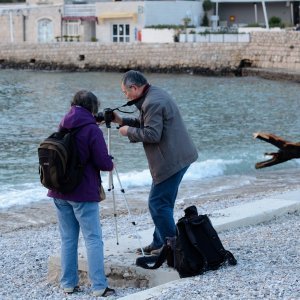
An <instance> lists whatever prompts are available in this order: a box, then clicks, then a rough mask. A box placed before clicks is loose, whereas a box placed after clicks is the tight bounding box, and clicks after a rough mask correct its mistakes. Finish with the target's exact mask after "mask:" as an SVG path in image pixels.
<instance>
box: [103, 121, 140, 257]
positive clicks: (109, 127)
mask: <svg viewBox="0 0 300 300" xmlns="http://www.w3.org/2000/svg"><path fill="white" fill-rule="evenodd" d="M106 128H107V144H108V146H107V148H108V154H109V155H110V157H112V156H111V125H110V123H109V122H106ZM112 158H113V157H112ZM113 171H115V173H116V176H117V179H118V182H119V185H120V191H121V192H122V194H123V197H124V200H125V205H126V208H127V211H128V214H129V217H130V219H131V220H132V221H131V224H132V225H133V226H134V227H135V225H136V222H135V221H133V219H132V215H131V212H130V209H129V206H128V201H127V199H126V196H125V190H124V189H123V187H122V183H121V180H120V177H119V174H118V171H117V167H116V165H115V164H114V169H113V170H112V171H110V172H109V177H108V186H109V187H108V191H109V192H112V198H113V209H114V219H115V228H116V239H117V245H119V234H118V220H117V209H116V199H115V191H114V180H113ZM135 234H136V236H137V238H138V240H139V246H140V248H141V251H142V254H143V256H144V255H145V254H144V250H143V248H142V243H141V237H140V235H139V234H138V232H137V229H136V227H135Z"/></svg>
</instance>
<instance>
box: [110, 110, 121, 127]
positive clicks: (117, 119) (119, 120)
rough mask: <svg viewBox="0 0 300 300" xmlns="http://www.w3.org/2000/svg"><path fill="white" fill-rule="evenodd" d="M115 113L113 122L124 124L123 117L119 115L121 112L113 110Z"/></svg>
mask: <svg viewBox="0 0 300 300" xmlns="http://www.w3.org/2000/svg"><path fill="white" fill-rule="evenodd" d="M113 115H114V118H113V120H112V122H113V123H117V124H119V125H122V123H123V120H122V118H121V117H120V116H119V114H118V113H116V112H115V111H114V112H113Z"/></svg>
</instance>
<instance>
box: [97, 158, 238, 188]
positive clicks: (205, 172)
mask: <svg viewBox="0 0 300 300" xmlns="http://www.w3.org/2000/svg"><path fill="white" fill-rule="evenodd" d="M241 162H242V160H240V159H235V160H223V159H208V160H206V161H203V162H195V163H193V164H192V165H191V166H190V168H189V169H188V170H187V172H186V174H185V175H184V177H183V181H188V180H198V179H203V178H212V177H217V176H222V175H224V173H225V171H226V169H227V167H228V166H229V165H234V164H240V163H241ZM113 173H114V175H116V173H115V172H113ZM107 178H108V176H107V174H106V173H103V175H102V179H103V185H104V187H108V183H107V181H108V179H107ZM119 178H120V181H121V184H122V186H123V187H124V188H128V187H142V186H147V185H148V186H149V185H151V182H152V178H151V175H150V171H149V170H148V169H147V170H143V171H141V172H137V171H134V172H128V173H119ZM117 181H118V178H117V176H114V184H116V182H117Z"/></svg>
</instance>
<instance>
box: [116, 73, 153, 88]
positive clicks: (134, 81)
mask: <svg viewBox="0 0 300 300" xmlns="http://www.w3.org/2000/svg"><path fill="white" fill-rule="evenodd" d="M122 83H123V84H124V85H125V86H126V87H130V86H131V85H136V86H143V85H145V84H147V83H148V81H147V79H146V77H145V76H144V75H143V74H142V73H141V72H139V71H135V70H130V71H128V72H126V73H125V74H124V75H123V78H122Z"/></svg>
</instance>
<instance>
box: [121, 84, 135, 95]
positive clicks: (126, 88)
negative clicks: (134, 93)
mask: <svg viewBox="0 0 300 300" xmlns="http://www.w3.org/2000/svg"><path fill="white" fill-rule="evenodd" d="M133 87H134V85H133V84H132V85H130V86H129V87H125V90H123V91H122V92H123V94H125V95H127V94H128V92H129V89H131V88H133Z"/></svg>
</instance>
